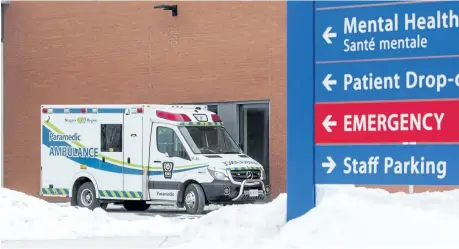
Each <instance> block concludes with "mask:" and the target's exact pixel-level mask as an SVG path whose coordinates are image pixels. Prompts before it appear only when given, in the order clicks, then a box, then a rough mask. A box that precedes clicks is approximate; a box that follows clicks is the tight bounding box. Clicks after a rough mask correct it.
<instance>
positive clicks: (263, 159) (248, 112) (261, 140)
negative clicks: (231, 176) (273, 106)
mask: <svg viewBox="0 0 459 249" xmlns="http://www.w3.org/2000/svg"><path fill="white" fill-rule="evenodd" d="M239 142H240V143H241V144H242V145H243V149H244V152H245V153H246V154H247V155H249V156H250V157H252V158H253V159H255V160H256V161H257V162H259V163H260V164H261V165H263V167H264V169H265V172H266V179H265V184H270V183H269V104H268V103H262V104H243V105H240V106H239Z"/></svg>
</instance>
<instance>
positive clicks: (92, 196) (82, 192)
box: [77, 182, 100, 210]
mask: <svg viewBox="0 0 459 249" xmlns="http://www.w3.org/2000/svg"><path fill="white" fill-rule="evenodd" d="M77 203H78V206H80V207H85V208H89V209H90V210H94V209H95V208H96V207H100V204H99V199H97V197H96V189H95V188H94V185H93V184H92V182H85V183H83V184H82V185H81V186H80V188H79V189H78V193H77Z"/></svg>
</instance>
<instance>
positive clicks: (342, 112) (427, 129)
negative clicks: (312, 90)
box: [315, 100, 459, 144]
mask: <svg viewBox="0 0 459 249" xmlns="http://www.w3.org/2000/svg"><path fill="white" fill-rule="evenodd" d="M315 142H316V144H359V143H371V144H378V143H403V142H419V143H447V142H459V100H450V101H410V102H365V103H363V102H362V103H320V104H316V105H315Z"/></svg>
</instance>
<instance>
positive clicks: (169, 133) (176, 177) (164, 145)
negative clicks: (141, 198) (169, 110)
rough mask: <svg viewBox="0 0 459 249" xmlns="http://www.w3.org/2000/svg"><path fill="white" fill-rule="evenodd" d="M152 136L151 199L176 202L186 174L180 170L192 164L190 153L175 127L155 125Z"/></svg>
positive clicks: (149, 184)
mask: <svg viewBox="0 0 459 249" xmlns="http://www.w3.org/2000/svg"><path fill="white" fill-rule="evenodd" d="M151 136H152V139H151V145H150V171H149V182H148V188H149V193H150V197H151V199H156V200H164V201H176V200H177V196H178V191H179V189H180V185H181V181H182V179H183V178H184V174H185V173H186V172H183V170H180V169H181V168H183V166H185V165H188V164H190V163H191V160H190V156H189V155H190V153H189V152H188V151H187V149H186V147H185V146H184V144H183V142H182V140H181V137H180V135H179V134H178V133H177V131H176V129H175V126H171V125H166V124H157V123H154V124H153V127H152V134H151Z"/></svg>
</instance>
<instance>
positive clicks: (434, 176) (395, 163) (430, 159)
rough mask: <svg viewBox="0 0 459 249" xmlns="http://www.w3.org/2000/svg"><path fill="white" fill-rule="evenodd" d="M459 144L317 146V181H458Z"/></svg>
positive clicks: (416, 183)
mask: <svg viewBox="0 0 459 249" xmlns="http://www.w3.org/2000/svg"><path fill="white" fill-rule="evenodd" d="M458 152H459V144H453V145H451V144H445V145H436V146H435V149H432V145H426V144H420V145H374V146H368V145H353V146H341V145H333V146H317V147H316V157H315V168H316V169H315V171H316V172H315V173H316V174H315V181H316V184H365V185H373V184H377V185H407V184H412V185H459V157H458V156H457V155H458Z"/></svg>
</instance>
